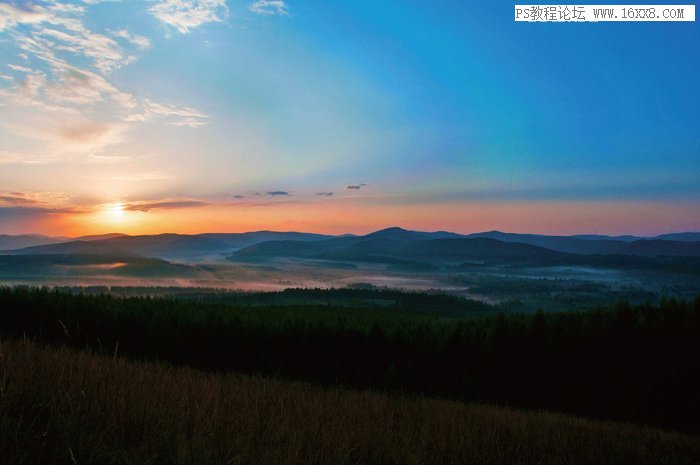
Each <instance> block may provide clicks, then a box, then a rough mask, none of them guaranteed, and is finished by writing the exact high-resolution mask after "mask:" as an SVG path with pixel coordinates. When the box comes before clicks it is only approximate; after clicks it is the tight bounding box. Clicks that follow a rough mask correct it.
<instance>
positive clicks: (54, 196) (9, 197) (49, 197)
mask: <svg viewBox="0 0 700 465" xmlns="http://www.w3.org/2000/svg"><path fill="white" fill-rule="evenodd" d="M66 200H68V196H66V195H64V194H61V193H59V192H28V193H25V192H5V193H0V203H6V204H12V205H39V204H51V205H54V206H55V205H57V204H62V203H64V202H65V201H66Z"/></svg>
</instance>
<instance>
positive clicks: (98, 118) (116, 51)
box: [0, 0, 228, 163]
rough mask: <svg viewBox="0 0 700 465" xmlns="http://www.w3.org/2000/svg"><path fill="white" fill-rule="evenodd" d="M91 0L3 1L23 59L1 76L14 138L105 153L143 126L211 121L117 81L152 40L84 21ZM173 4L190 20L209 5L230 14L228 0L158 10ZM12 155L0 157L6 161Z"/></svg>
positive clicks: (5, 29) (0, 20)
mask: <svg viewBox="0 0 700 465" xmlns="http://www.w3.org/2000/svg"><path fill="white" fill-rule="evenodd" d="M91 3H94V2H86V3H84V4H82V5H79V4H74V3H62V2H59V1H51V2H46V3H40V4H23V5H25V6H22V7H19V6H14V5H9V4H5V3H3V4H0V33H2V34H3V35H5V34H7V35H6V37H7V39H9V42H10V43H11V44H13V45H14V46H15V47H16V50H17V56H18V57H20V58H22V60H23V63H22V64H16V63H8V64H7V70H8V71H7V72H3V73H2V74H1V75H0V106H3V107H4V108H3V113H4V114H3V115H0V124H2V125H4V126H5V127H8V126H11V127H10V128H9V129H11V131H12V132H13V133H14V134H15V135H19V136H23V137H29V138H32V139H35V140H39V141H44V142H48V143H49V144H50V145H49V146H47V147H45V148H44V149H43V151H44V152H45V153H44V156H45V157H46V156H48V157H49V158H50V157H55V155H57V154H63V155H65V154H67V153H72V152H77V153H82V154H85V153H86V154H89V155H95V154H99V153H100V152H101V151H102V150H103V149H104V148H105V147H107V146H108V145H111V144H115V143H119V142H121V141H123V140H125V139H126V137H125V135H126V134H127V132H129V131H130V130H131V129H132V128H133V127H135V126H136V125H137V124H139V123H147V122H152V121H157V120H163V123H165V124H169V125H176V126H185V127H192V128H196V127H199V126H202V125H204V124H207V123H208V121H209V119H208V116H207V115H205V114H204V113H202V112H201V111H198V110H196V109H194V108H191V107H189V106H184V105H178V104H175V103H167V104H166V103H159V102H155V101H154V100H152V99H149V98H148V97H137V96H135V95H133V94H132V93H130V92H128V91H124V90H122V89H120V88H119V87H118V86H117V85H115V84H114V83H113V82H112V80H111V78H110V74H111V72H112V71H114V70H116V69H118V68H121V67H124V66H127V65H129V64H131V63H134V62H135V61H136V60H137V59H138V54H139V52H143V51H144V50H146V49H148V48H149V47H150V45H151V44H150V40H149V39H148V38H147V37H145V36H141V35H138V34H135V33H133V32H131V31H129V30H127V29H117V30H110V29H105V30H104V31H98V30H94V29H92V28H91V27H89V26H88V22H87V21H86V20H85V17H86V11H87V9H88V8H90V4H91ZM178 5H179V6H178ZM168 8H171V9H174V10H173V11H175V12H176V13H177V14H179V15H181V16H182V17H183V18H184V19H183V20H188V19H187V18H189V21H190V22H191V24H194V23H195V22H197V21H203V19H204V18H206V15H203V13H202V12H203V11H205V10H206V11H214V13H212V14H216V15H219V16H220V15H221V14H222V13H221V11H222V9H223V10H225V11H224V12H225V13H226V14H227V12H228V10H227V9H226V5H225V2H224V0H206V1H183V2H174V1H165V2H159V3H157V4H155V5H154V6H153V7H152V10H153V9H155V10H156V11H161V12H163V14H165V12H166V10H168ZM190 10H191V11H190ZM188 12H189V13H188ZM173 14H174V15H175V13H173ZM219 16H217V18H218V17H219ZM210 19H211V18H210ZM212 20H213V19H212ZM5 81H7V83H5ZM8 84H9V86H8ZM67 115H68V116H67ZM3 158H5V160H4V161H3ZM7 159H8V157H7V156H5V157H0V163H3V162H4V163H7Z"/></svg>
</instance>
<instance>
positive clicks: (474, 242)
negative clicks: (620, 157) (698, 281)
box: [0, 228, 700, 263]
mask: <svg viewBox="0 0 700 465" xmlns="http://www.w3.org/2000/svg"><path fill="white" fill-rule="evenodd" d="M698 235H700V233H679V234H667V235H663V236H660V237H659V238H654V239H640V238H635V237H633V236H617V237H610V238H608V237H607V236H597V235H583V236H578V237H576V236H544V235H538V234H514V233H504V232H500V231H488V232H482V233H475V234H469V235H460V234H456V233H451V232H446V231H437V232H421V231H410V230H406V229H402V228H387V229H382V230H380V231H376V232H373V233H370V234H367V235H365V236H352V235H344V236H328V235H323V234H310V233H300V232H276V231H255V232H247V233H208V234H196V235H183V234H159V235H141V236H127V235H125V234H120V233H110V234H105V235H97V236H83V237H80V238H77V239H72V240H67V239H66V238H50V237H44V236H32V235H27V236H0V250H3V252H2V253H5V254H29V255H38V254H83V255H85V254H88V255H119V256H127V257H153V258H160V259H163V260H175V261H200V260H205V259H210V258H218V257H223V256H226V257H228V258H229V259H233V260H262V259H268V258H273V257H295V258H314V259H326V260H334V261H338V260H346V261H347V260H351V261H373V262H376V261H382V260H384V261H385V263H389V262H396V261H397V260H398V261H401V260H411V261H415V260H418V259H420V260H421V261H424V262H429V261H431V260H432V261H446V260H448V259H461V258H464V259H465V260H504V261H507V260H530V261H532V260H534V261H547V260H549V261H551V260H554V259H561V258H563V255H557V253H558V254H576V255H621V256H630V255H636V256H647V257H654V256H675V257H683V256H686V257H700V241H697V242H693V241H690V239H693V238H695V237H697V236H698ZM671 238H676V239H678V240H669V239H671ZM525 246H527V247H525ZM533 247H534V248H533Z"/></svg>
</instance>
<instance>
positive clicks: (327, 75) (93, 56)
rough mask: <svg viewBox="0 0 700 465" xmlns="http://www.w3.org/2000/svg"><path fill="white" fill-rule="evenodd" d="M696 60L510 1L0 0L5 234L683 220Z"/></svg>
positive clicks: (697, 171) (698, 197) (615, 29)
mask: <svg viewBox="0 0 700 465" xmlns="http://www.w3.org/2000/svg"><path fill="white" fill-rule="evenodd" d="M698 57H700V31H699V30H698V26H697V23H694V22H693V23H585V24H551V23H550V24H529V23H516V22H514V21H513V4H512V3H507V2H465V1H414V2H405V1H403V2H399V1H372V2H369V1H353V2H320V1H306V2H301V1H298V2H297V1H293V0H289V1H242V0H236V1H225V0H163V1H158V0H156V1H104V2H101V1H98V0H92V1H89V2H82V1H75V2H68V1H63V2H25V1H22V2H0V106H1V107H0V108H1V109H2V113H0V190H2V192H0V198H2V199H4V200H3V201H2V202H0V233H2V232H13V233H16V232H30V231H29V229H32V230H33V229H41V230H42V231H43V232H47V233H51V232H62V231H79V230H85V231H89V232H96V231H102V230H113V229H114V228H119V229H122V230H127V231H155V230H158V229H161V230H162V229H163V228H166V227H176V228H177V229H178V230H181V231H194V230H197V228H200V229H201V228H204V229H206V227H205V226H206V225H208V224H211V227H212V228H216V229H220V230H238V229H241V228H242V229H247V228H256V229H262V228H275V227H286V226H290V227H292V226H299V227H307V228H312V229H315V230H329V231H336V230H338V231H340V230H352V231H362V230H366V229H371V228H373V227H378V226H383V225H384V224H383V223H382V222H381V221H380V220H379V219H381V218H382V215H386V217H387V218H391V220H392V221H394V220H396V221H403V222H404V223H407V224H405V225H406V226H411V225H413V226H416V227H423V228H426V229H444V228H448V227H449V228H452V229H457V230H462V231H465V232H466V231H469V230H474V229H479V228H494V229H495V228H497V229H506V228H511V229H518V230H526V229H527V230H535V229H536V230H538V231H533V232H592V231H593V230H596V231H599V232H631V233H654V232H667V231H668V230H678V229H698V228H700V208H699V206H698V205H700V131H698V128H699V127H700V97H699V95H698V92H697V82H698V78H699V77H700V60H698ZM349 186H358V187H359V188H358V189H352V188H348V187H349ZM269 192H276V193H280V192H284V193H286V194H285V195H282V194H278V195H269V194H268V193H269ZM331 192H332V193H333V195H332V196H331V195H325V196H319V195H317V194H319V193H331ZM115 205H116V206H117V207H116V208H117V209H122V210H125V211H135V212H138V215H137V214H136V213H134V215H135V216H132V217H131V218H130V221H128V222H127V221H126V220H124V219H123V218H124V216H123V215H122V216H120V218H121V219H120V220H119V221H121V222H122V223H119V222H116V218H113V219H114V220H115V221H112V222H110V221H106V220H105V216H104V215H103V214H102V213H104V211H113V210H114V209H115ZM139 205H149V206H150V207H151V208H149V209H148V211H147V212H146V211H142V210H143V209H141V210H140V209H139ZM156 205H162V206H163V207H162V208H158V207H154V206H156ZM178 205H181V206H182V208H181V209H180V208H176V207H177V206H178ZM195 205H196V206H195ZM517 205H520V206H522V208H525V209H526V210H527V211H528V212H530V215H529V216H530V217H532V218H533V222H529V221H528V222H523V221H520V222H518V220H513V219H512V216H513V215H512V212H513V211H516V210H517V208H516V206H517ZM262 206H270V208H267V210H265V211H267V213H265V214H263V213H256V214H254V215H248V213H246V212H250V211H255V212H261V211H263V210H264V209H263V210H261V207H262ZM344 208H347V211H353V212H355V213H354V215H353V217H352V218H351V219H347V218H343V217H342V215H340V214H339V213H335V214H333V215H329V214H328V212H330V211H335V212H340V211H343V209H344ZM22 209H24V211H23V210H22ZM489 209H490V211H491V213H490V214H488V215H483V218H481V219H480V218H479V217H476V216H475V215H479V214H481V213H483V212H484V211H485V210H489ZM577 209H578V210H577ZM582 209H583V210H582ZM192 210H198V212H197V214H196V215H194V216H193V215H192V213H193V212H192ZM521 210H522V209H521ZM435 212H442V215H443V216H440V215H438V214H436V213H435ZM480 212H481V213H480ZM493 212H501V213H498V214H495V213H493ZM538 212H539V213H538ZM564 212H567V213H564ZM577 212H580V213H581V214H580V215H578V216H576V215H575V213H577ZM460 214H462V215H463V217H464V218H463V219H462V220H460V221H457V220H455V217H456V215H460ZM499 214H500V215H501V216H499ZM538 214H539V215H540V216H541V217H540V218H538ZM71 215H72V216H71ZM222 215H223V217H225V218H227V219H226V220H222V221H220V222H217V223H216V224H213V223H208V220H207V218H210V217H212V216H217V217H222ZM246 215H247V216H250V218H249V219H248V220H247V222H246V221H243V220H241V219H240V218H241V217H245V216H246ZM552 215H554V216H555V217H554V218H552ZM556 215H560V218H557V217H556ZM127 216H128V215H127ZM300 216H303V217H308V218H310V220H309V222H307V223H304V222H301V223H298V222H297V223H295V221H297V219H298V218H299V217H300ZM187 217H190V218H192V217H196V218H197V221H198V222H199V223H198V224H201V223H202V222H204V226H194V225H188V224H187V222H186V218H187ZM59 218H60V221H59ZM167 218H170V219H171V220H172V221H171V222H169V224H168V226H165V225H164V224H163V222H164V221H165V220H166V219H167ZM378 218H379V219H378ZM581 218H585V219H586V221H581ZM173 219H175V220H173ZM324 219H325V221H326V222H325V223H324ZM538 219H539V220H540V221H539V223H538V222H537V221H536V220H538ZM557 220H558V221H557ZM387 221H388V219H387ZM538 224H539V225H541V226H540V227H538ZM586 225H589V227H587V226H586ZM256 226H257V227H256ZM581 229H587V230H586V231H583V230H581ZM601 229H603V230H604V231H600V230H601Z"/></svg>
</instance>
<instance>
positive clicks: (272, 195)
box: [265, 191, 289, 197]
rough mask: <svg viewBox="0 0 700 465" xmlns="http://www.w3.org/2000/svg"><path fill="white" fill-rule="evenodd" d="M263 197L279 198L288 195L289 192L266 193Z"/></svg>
mask: <svg viewBox="0 0 700 465" xmlns="http://www.w3.org/2000/svg"><path fill="white" fill-rule="evenodd" d="M265 195H269V196H270V197H281V196H286V195H289V192H287V191H268V192H266V193H265Z"/></svg>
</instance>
